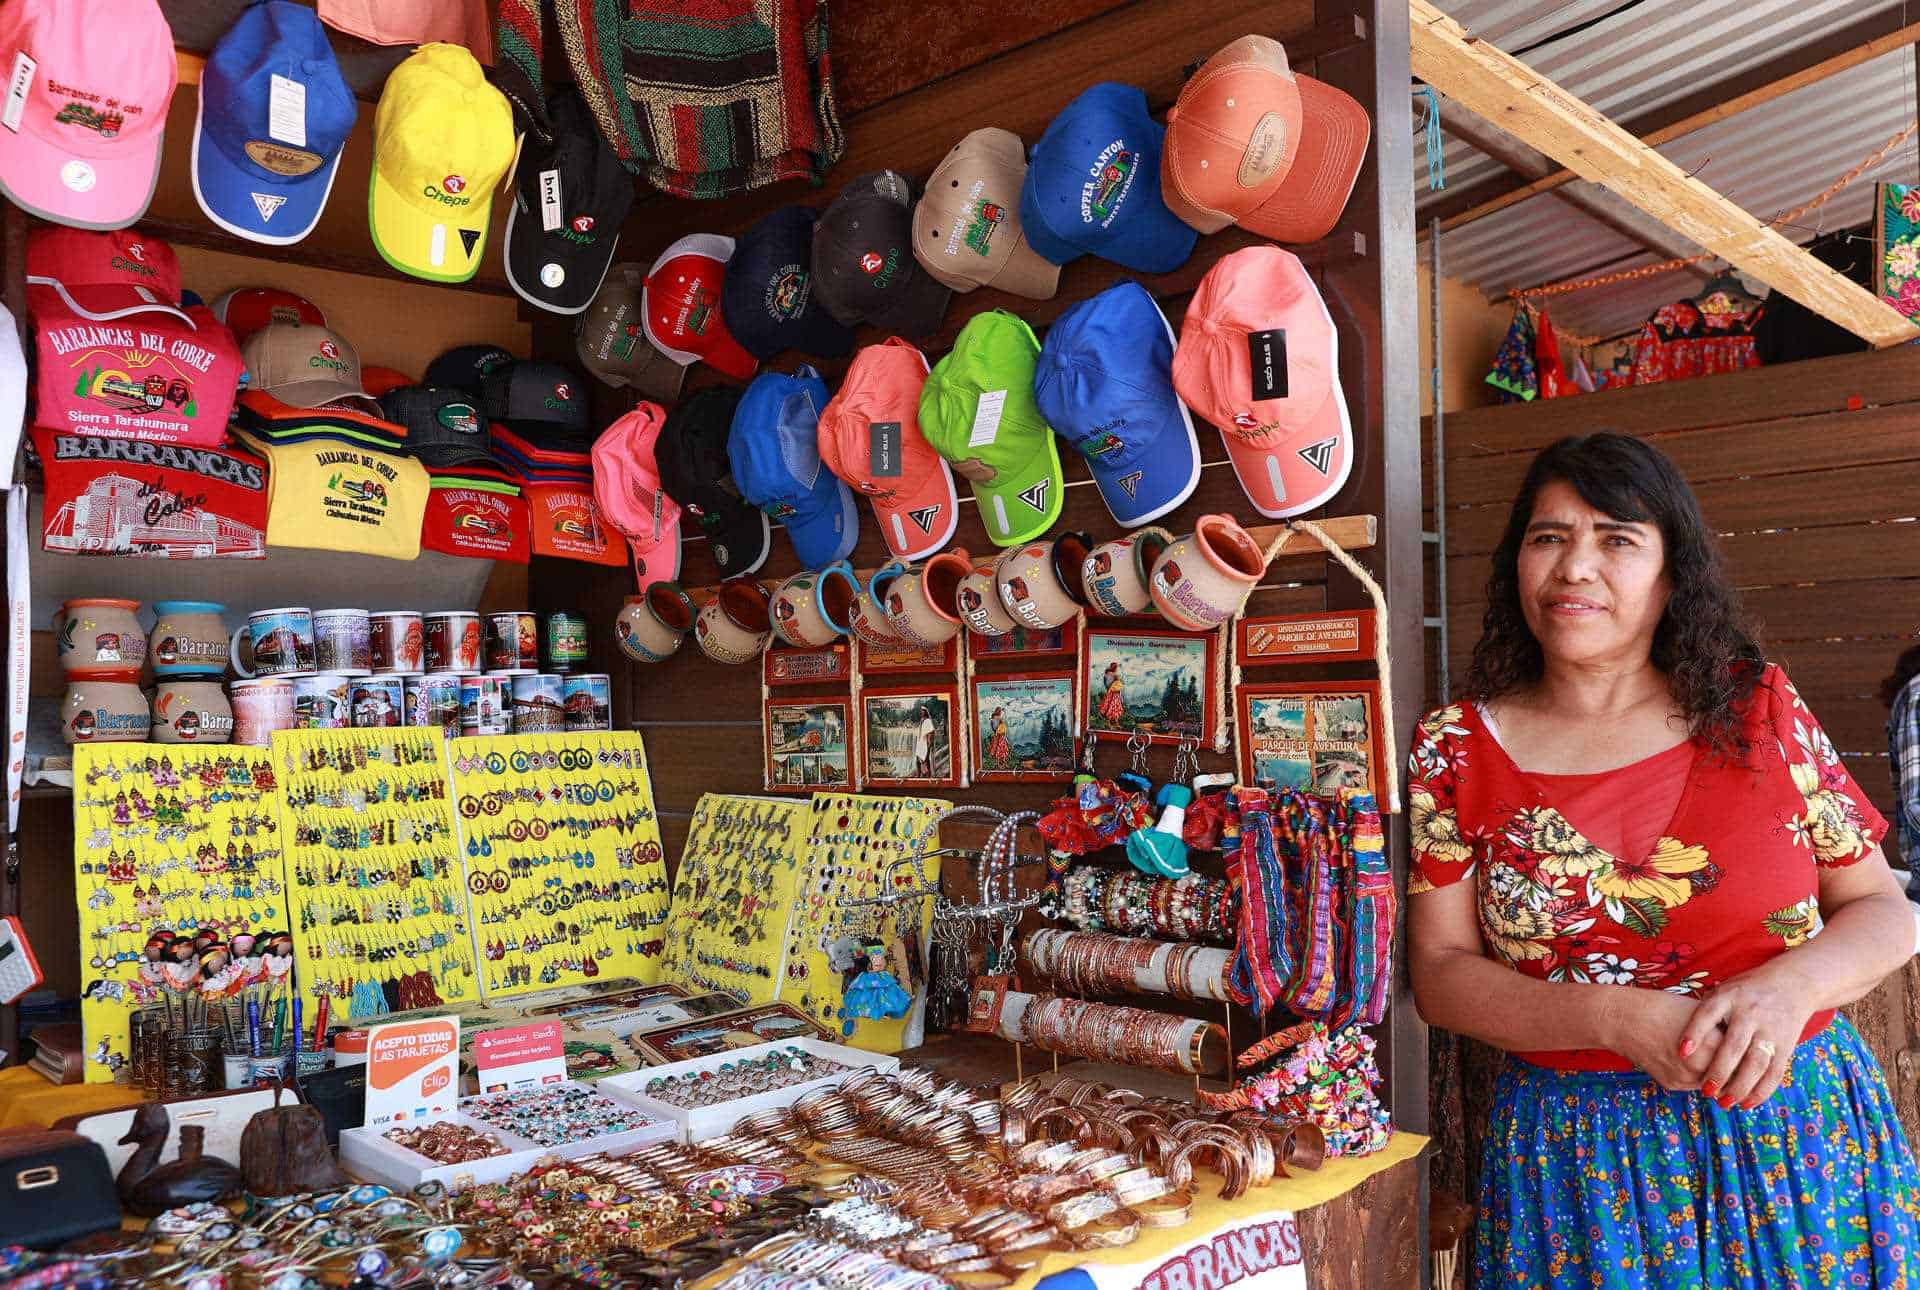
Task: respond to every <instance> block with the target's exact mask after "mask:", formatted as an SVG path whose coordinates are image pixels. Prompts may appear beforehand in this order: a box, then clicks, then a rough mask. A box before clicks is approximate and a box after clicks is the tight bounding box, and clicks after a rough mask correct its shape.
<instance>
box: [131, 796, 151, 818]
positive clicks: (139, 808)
mask: <svg viewBox="0 0 1920 1290" xmlns="http://www.w3.org/2000/svg"><path fill="white" fill-rule="evenodd" d="M128 801H129V802H130V803H131V804H132V806H133V814H134V818H135V819H140V820H151V819H152V818H153V807H151V806H149V805H148V804H147V799H146V798H144V797H142V796H141V795H140V790H139V789H137V788H136V789H134V790H133V792H132V793H131V794H130V795H129V796H128Z"/></svg>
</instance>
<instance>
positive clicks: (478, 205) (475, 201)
mask: <svg viewBox="0 0 1920 1290" xmlns="http://www.w3.org/2000/svg"><path fill="white" fill-rule="evenodd" d="M512 164H513V109H512V108H510V107H509V106H507V97H506V95H504V94H502V93H501V92H500V91H499V90H496V89H495V88H493V86H491V85H489V84H488V83H487V78H486V74H485V73H484V72H482V70H481V68H480V64H479V63H478V62H476V61H475V60H474V57H473V55H472V54H470V53H468V52H467V50H466V48H465V47H464V46H461V45H446V44H434V45H422V46H421V47H420V48H419V49H417V50H415V51H414V53H413V54H412V55H411V56H410V57H409V58H408V59H407V60H406V61H405V62H403V63H401V64H400V66H398V67H396V68H394V69H393V73H392V74H391V75H390V76H388V77H387V85H386V88H385V89H384V90H382V91H381V93H380V106H379V107H378V108H376V109H374V113H373V178H372V180H371V181H370V182H369V185H368V192H367V220H368V224H369V226H370V228H371V229H372V232H373V244H374V246H376V247H378V248H379V250H380V255H381V257H382V258H384V259H385V260H386V262H387V263H388V264H391V265H392V266H393V267H394V268H396V269H399V270H401V271H402V272H404V273H411V274H413V275H414V276H415V277H416V278H426V279H428V280H430V281H433V282H465V281H466V280H467V279H468V278H471V277H472V276H473V273H474V270H475V269H478V268H479V267H480V257H481V255H482V254H483V253H484V252H485V250H486V242H487V219H488V217H489V216H490V215H491V214H492V213H493V194H494V191H495V190H496V189H498V188H499V187H500V181H501V178H502V177H503V176H504V175H505V174H506V173H507V168H508V167H509V166H511V165H512Z"/></svg>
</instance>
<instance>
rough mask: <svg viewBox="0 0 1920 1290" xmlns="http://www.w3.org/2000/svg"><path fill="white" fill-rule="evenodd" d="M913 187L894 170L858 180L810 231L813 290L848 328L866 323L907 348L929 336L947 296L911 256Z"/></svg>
mask: <svg viewBox="0 0 1920 1290" xmlns="http://www.w3.org/2000/svg"><path fill="white" fill-rule="evenodd" d="M913 199H914V193H913V185H912V183H911V181H909V180H908V179H907V177H906V176H905V175H903V174H901V173H899V172H898V171H895V170H876V171H873V172H871V173H869V174H865V175H862V176H860V177H859V178H858V179H856V180H854V181H853V182H852V183H850V184H848V185H847V186H846V187H845V188H843V189H841V190H840V195H839V196H838V197H836V198H834V199H833V204H832V205H830V206H828V207H827V209H826V210H825V211H823V212H821V214H820V219H819V222H818V223H816V224H815V225H814V228H813V289H814V292H815V294H816V297H817V298H818V299H819V301H820V303H821V304H824V305H825V306H826V307H827V312H828V313H831V314H832V315H833V316H834V317H835V318H837V319H839V320H840V321H841V322H843V323H845V324H846V325H847V326H849V327H853V326H857V325H858V324H860V323H871V324H873V325H874V326H875V327H881V328H884V329H885V330H887V331H890V332H892V333H894V334H895V335H897V336H903V337H905V338H907V339H908V340H917V339H920V338H921V337H924V336H930V335H932V334H933V333H934V332H936V331H938V330H939V329H940V322H941V319H943V318H945V317H946V313H947V301H948V300H950V299H952V297H953V291H952V289H951V288H950V287H948V286H947V285H946V284H945V283H943V282H941V281H939V280H938V279H937V278H935V277H934V276H933V275H932V274H930V273H928V272H927V271H926V269H925V268H923V267H922V266H921V264H920V261H919V260H917V259H915V258H914V255H913Z"/></svg>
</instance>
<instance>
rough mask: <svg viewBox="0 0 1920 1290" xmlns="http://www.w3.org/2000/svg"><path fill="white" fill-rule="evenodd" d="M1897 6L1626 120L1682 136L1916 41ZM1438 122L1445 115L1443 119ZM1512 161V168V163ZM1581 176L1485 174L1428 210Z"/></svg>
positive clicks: (1444, 215)
mask: <svg viewBox="0 0 1920 1290" xmlns="http://www.w3.org/2000/svg"><path fill="white" fill-rule="evenodd" d="M1898 17H1899V14H1898V11H1889V12H1888V13H1885V14H1880V15H1876V16H1875V17H1872V18H1866V19H1862V20H1861V21H1860V22H1858V23H1855V24H1854V25H1852V26H1850V27H1846V28H1843V29H1841V30H1840V31H1839V32H1836V33H1834V34H1833V35H1831V36H1829V37H1827V38H1825V39H1823V40H1820V41H1816V42H1813V43H1811V44H1808V45H1805V46H1802V47H1801V48H1799V49H1795V50H1792V51H1790V52H1788V53H1786V54H1783V55H1781V57H1780V58H1778V59H1776V60H1774V61H1773V62H1771V63H1768V64H1766V65H1765V66H1763V67H1760V68H1756V69H1754V70H1752V71H1748V72H1743V73H1741V74H1740V75H1738V76H1734V77H1730V78H1728V79H1727V80H1726V81H1724V82H1722V83H1720V84H1718V85H1713V86H1710V87H1708V88H1707V89H1705V90H1702V91H1699V92H1697V93H1695V94H1690V95H1688V96H1687V97H1686V98H1684V99H1682V100H1680V101H1679V102H1678V103H1672V104H1668V105H1667V106H1666V107H1663V108H1659V109H1656V110H1654V111H1652V112H1649V113H1646V114H1645V115H1643V116H1639V117H1636V118H1634V119H1633V120H1631V121H1627V122H1624V123H1623V128H1624V129H1625V130H1627V131H1628V132H1629V133H1631V134H1634V135H1637V136H1639V138H1640V141H1641V142H1642V143H1645V144H1647V145H1648V146H1650V147H1659V146H1660V145H1661V144H1664V143H1671V142H1673V140H1675V139H1680V138H1684V137H1686V136H1687V135H1689V134H1692V133H1693V132H1694V131H1696V130H1702V129H1705V128H1706V127H1707V126H1710V125H1713V124H1715V123H1717V122H1720V121H1724V120H1726V119H1727V118H1728V117H1731V116H1736V115H1738V114H1739V113H1741V112H1745V111H1746V110H1747V109H1749V108H1755V107H1759V106H1760V105H1761V104H1762V103H1770V102H1772V101H1773V100H1774V99H1777V98H1779V97H1780V96H1782V95H1784V94H1791V93H1793V91H1795V90H1799V89H1805V88H1806V87H1807V86H1809V85H1816V84H1818V83H1819V82H1821V81H1824V80H1826V79H1827V78H1828V77H1830V76H1837V75H1839V74H1840V73H1841V72H1844V71H1848V70H1850V69H1852V68H1855V67H1858V66H1860V64H1862V63H1866V62H1871V61H1872V60H1873V59H1876V58H1878V57H1880V55H1882V54H1886V53H1890V52H1892V51H1893V50H1896V49H1899V48H1901V47H1903V46H1906V45H1912V44H1915V43H1916V42H1920V22H1916V23H1909V24H1907V25H1906V26H1902V27H1896V28H1894V29H1893V30H1891V31H1888V30H1886V27H1887V25H1888V24H1889V23H1890V22H1895V21H1898ZM1441 121H1442V125H1443V128H1444V126H1445V125H1446V118H1445V117H1444V116H1443V117H1442V118H1441ZM1510 168H1511V167H1510ZM1578 178H1580V176H1579V175H1577V174H1575V173H1574V172H1573V171H1571V170H1568V169H1558V170H1554V171H1552V172H1551V173H1549V174H1545V175H1521V174H1516V175H1514V176H1512V177H1502V178H1499V179H1490V180H1487V181H1485V182H1483V183H1479V184H1475V185H1473V186H1472V187H1471V188H1466V189H1463V190H1461V192H1460V194H1459V195H1458V196H1455V197H1451V198H1448V199H1447V200H1445V201H1443V202H1440V203H1436V204H1434V205H1431V206H1429V207H1428V208H1427V210H1426V212H1425V216H1426V217H1427V218H1428V219H1432V218H1436V217H1437V218H1438V219H1439V221H1440V231H1441V232H1443V233H1445V232H1448V231H1450V230H1452V229H1456V228H1459V227H1460V226H1461V225H1463V224H1471V223H1472V222H1473V221H1475V220H1477V219H1484V218H1486V217H1487V216H1488V215H1492V214H1494V213H1495V212H1496V211H1503V210H1505V209H1506V208H1507V207H1509V206H1512V205H1514V204H1516V203H1518V202H1523V201H1525V200H1527V198H1529V197H1538V196H1539V195H1540V194H1541V193H1548V192H1552V191H1553V190H1554V189H1556V188H1561V187H1564V186H1565V185H1567V184H1570V183H1572V182H1573V181H1574V180H1576V179H1578ZM1430 235H1431V234H1430V231H1429V226H1428V225H1427V224H1425V223H1423V224H1422V225H1421V229H1420V236H1421V237H1422V238H1425V237H1428V236H1430Z"/></svg>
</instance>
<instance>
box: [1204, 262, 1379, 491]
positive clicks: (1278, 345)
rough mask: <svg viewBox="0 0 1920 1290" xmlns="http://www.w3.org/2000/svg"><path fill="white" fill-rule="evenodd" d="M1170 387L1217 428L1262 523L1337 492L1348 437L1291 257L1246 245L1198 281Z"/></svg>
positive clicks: (1330, 338)
mask: <svg viewBox="0 0 1920 1290" xmlns="http://www.w3.org/2000/svg"><path fill="white" fill-rule="evenodd" d="M1173 385H1174V388H1175V389H1176V390H1178V391H1179V392H1180V397H1181V398H1182V399H1184V400H1186V402H1187V404H1188V406H1190V407H1191V408H1193V410H1194V411H1196V412H1198V413H1199V414H1200V415H1201V416H1203V417H1205V418H1206V419H1207V420H1209V421H1211V422H1213V424H1214V425H1216V426H1218V427H1219V428H1220V437H1221V439H1223V440H1224V441H1225V442H1226V445H1227V455H1228V456H1229V457H1230V458H1231V459H1232V461H1233V471H1234V474H1236V475H1238V476H1239V477H1240V487H1241V488H1243V489H1244V490H1246V494H1247V497H1248V499H1249V500H1250V501H1252V503H1253V505H1254V509H1256V510H1258V511H1259V512H1260V513H1261V514H1262V515H1267V516H1271V517H1272V518H1274V519H1284V518H1286V517H1287V516H1289V515H1298V514H1300V513H1301V512H1303V511H1310V510H1312V509H1313V508H1314V507H1316V506H1319V505H1321V504H1322V503H1324V502H1326V501H1327V500H1328V499H1329V498H1331V497H1332V496H1333V495H1334V494H1335V493H1337V492H1339V491H1340V488H1341V486H1342V485H1343V484H1345V483H1346V482H1347V473H1348V472H1349V471H1350V470H1351V469H1352V468H1353V426H1352V424H1351V422H1350V421H1349V420H1348V415H1347V398H1346V395H1345V393H1344V392H1343V391H1342V390H1341V388H1340V338H1339V334H1338V333H1337V332H1336V331H1335V330H1334V326H1333V319H1332V317H1331V316H1329V315H1328V313H1327V306H1326V304H1325V303H1324V302H1323V301H1322V300H1321V299H1320V293H1319V292H1318V291H1317V290H1315V289H1314V285H1313V279H1312V278H1310V277H1308V276H1307V270H1306V267H1305V266H1304V265H1302V264H1301V263H1300V260H1299V258H1298V257H1297V256H1295V255H1294V254H1293V253H1292V252H1290V251H1283V250H1281V249H1280V248H1279V247H1277V246H1249V247H1246V248H1244V249H1242V250H1239V251H1235V252H1233V253H1232V254H1231V255H1227V256H1223V257H1221V259H1220V260H1219V261H1218V262H1217V263H1216V264H1215V265H1214V266H1213V267H1212V268H1211V269H1209V270H1207V276H1206V277H1204V278H1202V279H1200V285H1199V287H1198V288H1196V289H1195V291H1194V293H1193V300H1192V302H1191V303H1190V304H1189V305H1188V306H1187V319H1186V324H1185V325H1184V326H1183V327H1182V328H1181V330H1180V344H1179V347H1178V348H1177V349H1176V350H1175V351H1174V355H1173Z"/></svg>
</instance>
